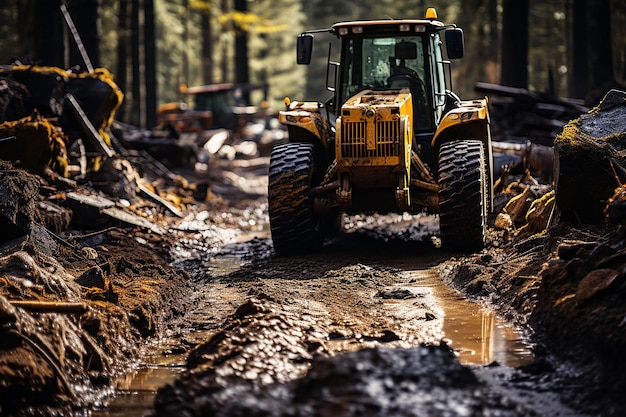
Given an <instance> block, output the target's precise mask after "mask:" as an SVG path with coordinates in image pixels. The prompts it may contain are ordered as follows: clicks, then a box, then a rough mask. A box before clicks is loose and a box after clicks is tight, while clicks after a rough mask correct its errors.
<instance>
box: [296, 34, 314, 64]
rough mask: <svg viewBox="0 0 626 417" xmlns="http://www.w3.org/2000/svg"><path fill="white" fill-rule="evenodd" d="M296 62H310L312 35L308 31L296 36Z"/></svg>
mask: <svg viewBox="0 0 626 417" xmlns="http://www.w3.org/2000/svg"><path fill="white" fill-rule="evenodd" d="M296 47H297V54H298V56H297V59H296V61H297V63H298V64H303V65H309V64H310V63H311V55H312V53H313V35H311V34H310V33H302V34H301V35H300V36H298V38H297V42H296Z"/></svg>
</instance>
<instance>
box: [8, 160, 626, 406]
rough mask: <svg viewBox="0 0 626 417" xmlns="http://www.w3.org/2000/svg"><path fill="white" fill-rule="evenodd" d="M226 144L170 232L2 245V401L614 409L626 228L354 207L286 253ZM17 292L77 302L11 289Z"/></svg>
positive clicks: (251, 171) (115, 231)
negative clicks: (456, 218) (450, 230)
mask: <svg viewBox="0 0 626 417" xmlns="http://www.w3.org/2000/svg"><path fill="white" fill-rule="evenodd" d="M223 163H224V164H228V165H225V166H218V167H216V168H218V169H217V172H218V174H214V175H213V176H210V177H209V180H210V181H209V182H211V184H212V187H211V189H212V193H214V195H212V197H211V199H210V201H207V202H205V203H204V204H197V205H196V206H194V207H192V208H190V209H189V210H188V214H186V215H185V217H184V218H183V219H174V218H172V217H169V218H168V217H161V218H160V220H161V221H162V223H163V227H166V228H167V230H168V233H167V234H164V235H160V234H156V233H151V232H141V231H138V230H130V229H121V228H118V227H110V228H106V229H102V230H96V231H93V232H87V233H86V232H81V233H75V234H73V233H71V232H70V233H69V234H66V235H65V236H63V238H62V239H58V236H57V237H54V236H51V235H49V234H45V233H43V232H42V233H31V234H30V235H29V236H26V237H23V238H20V239H17V241H13V242H11V244H10V245H8V246H7V245H4V246H3V251H2V254H3V257H2V263H1V264H0V267H1V269H2V272H3V275H2V281H1V282H0V295H2V297H1V298H0V300H2V304H1V306H2V307H1V310H0V318H1V319H2V329H1V330H2V338H1V339H0V372H2V375H3V379H2V380H1V381H0V383H1V384H3V385H2V390H0V404H1V407H2V415H5V414H6V415H19V416H27V415H70V414H72V413H81V412H89V411H85V410H93V411H94V412H97V413H100V414H98V415H106V409H107V407H111V410H113V408H115V409H116V410H117V411H121V412H123V411H124V407H125V406H124V401H122V402H121V403H120V401H119V400H120V399H121V398H122V397H126V399H127V400H128V401H127V402H126V404H127V405H128V408H127V409H126V411H129V412H130V414H129V413H126V414H123V415H125V416H129V415H146V414H148V413H149V414H151V415H153V416H165V415H173V413H174V414H175V415H181V416H184V415H189V416H193V415H221V416H236V415H259V416H273V415H276V416H286V415H301V416H308V415H346V416H350V415H364V414H367V415H380V416H383V415H384V416H389V415H391V416H393V415H398V416H400V415H402V416H405V415H416V416H422V415H442V416H534V415H537V416H544V415H551V416H571V417H576V416H591V415H598V416H619V415H623V412H624V410H626V407H625V406H624V400H623V398H622V397H621V394H620V393H621V392H623V386H624V379H623V377H622V375H623V372H622V366H623V365H620V363H621V361H620V356H619V355H620V352H621V351H623V350H622V348H623V347H624V340H623V339H624V338H623V335H622V333H623V332H620V329H621V326H622V323H623V317H624V316H625V314H626V311H625V309H624V307H622V305H621V303H620V302H619V300H620V297H621V295H622V292H623V285H622V278H623V275H624V273H623V266H622V265H623V264H624V262H623V261H622V260H623V247H624V241H623V237H622V236H621V235H619V234H617V233H608V232H606V231H601V230H600V231H596V230H593V229H591V228H585V229H583V228H576V227H572V226H571V225H563V224H561V225H560V226H559V227H558V228H555V229H553V230H551V231H549V232H548V233H543V234H539V235H532V234H530V235H528V236H527V237H524V238H516V237H515V236H514V235H513V234H512V233H508V232H504V231H497V230H494V229H490V232H489V246H488V249H486V250H485V251H482V252H481V253H478V254H460V253H450V252H446V251H444V250H442V249H441V248H440V245H439V240H438V230H437V218H436V217H433V216H426V215H420V216H406V215H405V216H353V217H346V218H345V219H344V225H343V228H342V229H341V230H340V231H339V232H337V233H336V234H335V235H333V236H331V237H330V238H329V239H328V240H327V241H326V243H325V246H324V249H323V251H321V252H319V253H313V254H310V255H306V256H298V257H278V256H276V255H275V254H274V252H273V249H272V245H271V240H270V239H269V234H268V229H269V228H268V225H267V199H266V196H265V194H264V190H265V189H266V181H267V177H266V173H267V159H262V158H259V159H258V160H256V161H247V162H245V163H244V162H243V161H228V162H227V161H224V162H223ZM31 259H32V262H31ZM436 280H441V282H443V283H444V284H445V285H449V286H450V288H447V287H446V290H443V289H441V287H440V288H439V289H436V288H434V287H433V285H432V282H433V281H436ZM452 288H455V289H456V290H453V289H452ZM455 291H458V292H455ZM461 294H463V295H464V296H465V297H468V298H469V299H471V300H473V301H474V302H476V303H478V304H479V309H484V311H486V312H487V313H486V314H484V315H479V316H478V317H479V319H478V322H479V323H480V325H481V326H484V329H483V330H484V331H483V330H481V331H480V332H478V333H476V334H474V335H469V336H460V334H458V333H457V332H455V330H453V329H454V327H450V326H449V323H450V321H451V317H452V314H451V313H448V312H447V310H446V308H447V307H446V306H445V305H444V304H445V303H446V302H448V301H446V300H447V298H450V299H454V298H457V297H458V298H462V297H461ZM17 298H22V299H28V300H37V301H65V302H67V301H69V302H80V303H85V304H86V305H87V313H86V314H80V315H75V314H63V313H58V312H47V313H44V314H41V313H33V312H26V311H24V310H23V309H22V308H20V310H19V311H18V310H17V307H15V306H14V305H12V304H11V303H10V302H4V300H5V299H6V300H11V301H15V300H16V299H17ZM449 302H454V300H452V301H449ZM463 314H464V313H463V310H461V313H457V319H455V320H459V321H460V319H458V316H461V318H462V316H463ZM472 314H474V313H469V310H468V312H467V313H466V315H468V316H469V315H472ZM452 321H454V320H452ZM446 322H447V323H448V324H446ZM505 324H512V325H514V326H513V328H514V329H515V331H519V333H515V331H514V332H513V333H512V336H511V339H512V341H513V342H520V344H519V345H516V344H515V343H513V345H512V348H511V349H510V350H507V352H509V353H507V354H505V355H497V354H494V352H496V351H497V350H494V344H495V343H496V339H497V338H496V337H494V336H493V334H494V333H493V331H492V330H491V329H494V328H496V327H500V326H504V325H505ZM462 326H464V324H462ZM478 335H480V336H478ZM462 337H467V338H472V337H476V338H477V339H479V341H478V343H477V344H475V345H473V346H474V347H463V345H461V344H459V339H461V338H462ZM498 337H499V336H498ZM498 340H499V339H498ZM497 343H499V342H497ZM507 349H508V348H507ZM511 351H515V352H517V353H516V354H514V355H513V356H514V358H513V359H512V360H511V359H508V358H507V356H508V355H509V354H510V352H511ZM476 352H479V354H478V355H474V356H477V357H478V359H476V358H474V359H468V356H467V354H468V353H470V354H471V353H476ZM469 356H470V357H471V356H472V355H469ZM172 357H175V358H176V359H175V362H174V363H172V362H170V365H163V366H162V367H161V368H159V369H161V370H163V375H166V376H162V377H157V380H158V381H159V382H160V383H161V384H160V386H157V385H159V384H158V383H156V384H153V385H151V386H150V387H149V388H147V389H146V391H142V390H137V391H138V392H139V400H138V401H139V403H141V404H142V405H141V407H140V409H139V410H137V411H136V413H134V414H133V410H134V409H133V407H135V406H136V403H134V402H133V401H136V400H137V397H133V396H132V395H130V394H131V392H132V391H133V388H132V387H133V386H134V385H133V382H128V383H126V384H122V383H120V381H123V380H124V378H128V375H132V374H134V373H135V374H137V375H140V376H139V378H141V377H142V376H141V375H145V373H141V372H139V373H136V372H135V371H136V370H137V369H140V368H143V369H148V368H149V367H150V364H153V365H154V366H157V367H158V366H160V365H157V364H158V363H164V362H167V361H168V358H172ZM165 368H171V369H169V370H165ZM5 375H6V376H7V378H8V379H7V378H5ZM120 378H121V379H120ZM167 378H171V379H172V380H171V381H170V382H167V381H166V379H167ZM116 381H117V382H116ZM115 386H118V387H119V388H118V389H119V390H118V391H117V394H118V395H117V396H116V395H115V394H116V391H115V389H112V387H115ZM148 391H149V392H148ZM109 394H113V395H109ZM155 394H156V398H155V399H154V404H153V406H152V405H148V407H146V404H151V403H152V398H153V396H154V395H155ZM12 404H14V405H12ZM146 408H149V409H148V410H146ZM103 411H104V413H105V414H103V413H102V412H103Z"/></svg>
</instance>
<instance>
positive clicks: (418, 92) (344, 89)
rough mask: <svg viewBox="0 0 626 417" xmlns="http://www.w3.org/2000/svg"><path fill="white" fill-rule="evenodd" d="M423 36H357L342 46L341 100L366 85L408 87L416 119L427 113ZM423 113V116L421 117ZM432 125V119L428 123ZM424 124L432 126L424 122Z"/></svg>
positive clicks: (373, 87) (424, 116) (395, 87)
mask: <svg viewBox="0 0 626 417" xmlns="http://www.w3.org/2000/svg"><path fill="white" fill-rule="evenodd" d="M425 39H427V38H424V37H422V36H408V35H407V36H402V37H400V36H393V37H372V38H366V37H354V38H348V39H345V43H344V47H343V54H344V56H343V59H342V64H343V65H342V69H341V71H342V74H341V86H340V91H339V99H340V103H341V104H343V103H344V102H345V101H346V100H347V99H348V98H350V97H352V96H353V95H355V94H356V93H358V92H359V91H362V90H365V89H372V90H388V89H400V88H404V87H408V88H409V89H410V91H411V94H412V95H413V108H414V113H415V116H418V117H417V118H416V119H422V120H426V119H427V120H430V118H431V117H427V108H429V107H430V106H429V105H428V100H429V98H428V96H427V95H426V91H428V90H427V89H426V84H424V83H425V82H427V80H428V78H427V74H426V64H425V63H426V57H425V50H426V45H425V42H427V40H425ZM420 116H421V117H420ZM427 124H429V125H430V123H427ZM422 127H423V128H430V126H425V125H423V124H422Z"/></svg>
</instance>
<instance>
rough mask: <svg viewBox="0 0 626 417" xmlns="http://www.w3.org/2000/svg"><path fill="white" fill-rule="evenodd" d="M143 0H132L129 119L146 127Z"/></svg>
mask: <svg viewBox="0 0 626 417" xmlns="http://www.w3.org/2000/svg"><path fill="white" fill-rule="evenodd" d="M140 3H141V1H140V0H132V3H131V4H132V11H131V42H130V43H131V52H130V55H131V62H132V64H131V66H132V77H131V85H132V89H131V91H132V93H131V100H130V102H131V112H130V117H129V120H130V121H131V123H133V124H135V125H137V126H140V127H144V126H143V124H142V118H141V114H142V106H141V85H142V82H141V71H140V68H139V66H140V65H141V60H140V55H139V54H140V52H141V45H140V39H139V16H140V9H141V4H140Z"/></svg>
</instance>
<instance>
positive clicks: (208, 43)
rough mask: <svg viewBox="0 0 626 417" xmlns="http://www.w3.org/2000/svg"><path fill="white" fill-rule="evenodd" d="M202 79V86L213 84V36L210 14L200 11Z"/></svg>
mask: <svg viewBox="0 0 626 417" xmlns="http://www.w3.org/2000/svg"><path fill="white" fill-rule="evenodd" d="M202 79H203V82H204V84H212V83H213V34H212V33H211V12H210V11H209V10H206V9H205V10H202Z"/></svg>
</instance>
